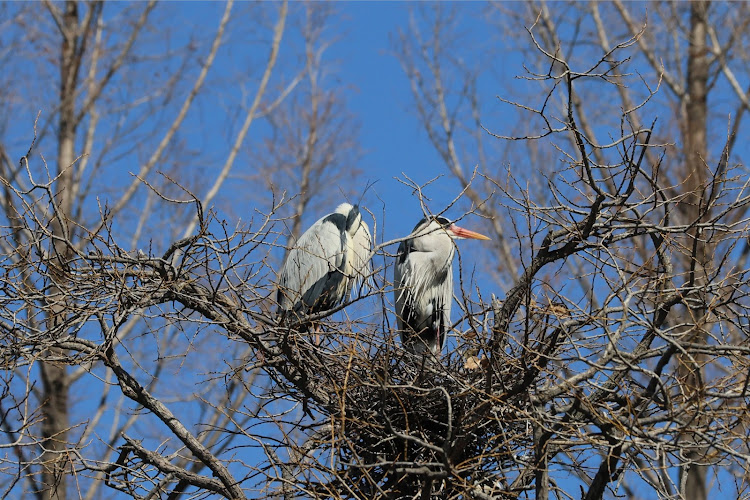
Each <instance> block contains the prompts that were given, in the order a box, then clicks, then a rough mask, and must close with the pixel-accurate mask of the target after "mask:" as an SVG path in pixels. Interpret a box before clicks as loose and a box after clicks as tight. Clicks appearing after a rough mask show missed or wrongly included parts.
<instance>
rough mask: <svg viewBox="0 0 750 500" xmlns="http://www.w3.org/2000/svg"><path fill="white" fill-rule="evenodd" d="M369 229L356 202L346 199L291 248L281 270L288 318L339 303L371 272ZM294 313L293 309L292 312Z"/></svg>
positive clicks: (282, 307) (280, 297)
mask: <svg viewBox="0 0 750 500" xmlns="http://www.w3.org/2000/svg"><path fill="white" fill-rule="evenodd" d="M371 247H372V240H371V237H370V230H369V228H368V227H367V224H366V223H365V222H364V221H363V220H362V216H361V215H360V213H359V207H358V206H357V205H353V206H352V205H350V204H349V203H342V204H341V205H339V206H338V207H337V208H336V210H335V211H334V212H333V213H331V214H328V215H326V216H324V217H321V218H320V219H318V221H317V222H315V224H313V225H312V226H310V228H309V229H308V230H307V231H305V232H304V233H303V234H302V236H300V238H299V240H297V242H296V243H295V244H294V246H293V247H292V248H291V249H290V251H289V254H288V255H287V258H286V260H285V261H284V264H283V265H282V267H281V271H280V273H279V288H278V293H277V303H278V305H279V310H278V312H279V314H280V315H281V316H282V317H283V318H284V320H287V321H304V317H305V316H306V315H308V314H313V313H316V312H320V311H325V310H328V309H331V308H332V307H335V306H337V305H338V304H340V303H341V302H342V301H343V300H344V299H345V298H346V296H347V295H348V294H349V292H350V291H351V289H352V286H353V285H354V283H356V282H361V281H363V280H365V279H366V278H367V277H368V276H369V274H370V262H369V254H370V249H371ZM292 313H293V314H292Z"/></svg>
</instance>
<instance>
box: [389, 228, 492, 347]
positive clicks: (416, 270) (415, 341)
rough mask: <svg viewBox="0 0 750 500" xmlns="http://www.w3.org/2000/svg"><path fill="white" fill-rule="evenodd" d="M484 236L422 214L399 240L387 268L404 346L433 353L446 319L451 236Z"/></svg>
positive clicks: (443, 333) (450, 289)
mask: <svg viewBox="0 0 750 500" xmlns="http://www.w3.org/2000/svg"><path fill="white" fill-rule="evenodd" d="M464 238H472V239H477V240H489V238H488V237H487V236H485V235H483V234H479V233H475V232H474V231H469V230H468V229H464V228H462V227H458V226H456V225H455V224H453V223H452V222H451V221H449V220H448V219H446V218H445V217H426V218H424V219H422V220H421V221H419V223H418V224H417V225H416V226H415V227H414V230H413V231H412V232H411V235H410V237H409V238H408V239H406V240H404V241H402V242H401V244H400V245H399V247H398V253H397V255H396V264H395V265H394V269H393V278H394V279H393V284H394V287H395V288H394V294H395V298H396V320H397V323H398V328H399V330H400V331H401V343H402V344H403V345H404V346H405V347H406V348H407V350H409V351H411V352H413V353H416V354H424V353H426V352H427V351H428V350H429V351H430V352H432V354H434V355H435V356H438V355H439V354H440V352H441V351H442V350H443V346H444V345H445V339H446V333H447V330H448V329H449V328H450V325H451V319H450V318H451V302H452V301H453V254H454V251H455V249H454V243H453V240H458V239H464Z"/></svg>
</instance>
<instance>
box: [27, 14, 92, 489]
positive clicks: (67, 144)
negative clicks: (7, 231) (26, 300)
mask: <svg viewBox="0 0 750 500" xmlns="http://www.w3.org/2000/svg"><path fill="white" fill-rule="evenodd" d="M96 8H97V7H96V6H93V5H92V6H91V9H92V10H94V9H96ZM78 15H79V14H78V3H77V2H75V1H67V2H66V3H65V6H64V11H63V12H62V16H61V17H62V23H61V32H62V46H61V54H60V116H59V126H58V131H57V134H58V150H57V175H58V180H57V182H56V187H57V190H56V192H55V205H56V206H55V211H56V213H55V214H54V216H53V219H52V231H53V234H54V236H55V238H56V239H55V241H54V243H53V245H52V248H50V250H51V252H52V255H51V256H50V262H49V266H50V270H54V272H52V273H51V275H52V277H53V281H54V282H53V283H52V286H51V287H50V289H49V294H48V299H47V306H48V310H47V314H48V320H47V323H48V328H49V331H50V332H51V333H52V334H53V335H59V334H60V332H58V331H57V326H58V325H60V324H62V323H63V322H64V320H65V315H66V309H67V307H66V299H65V280H66V266H67V264H66V262H67V260H68V258H69V256H70V255H69V254H70V249H69V246H68V244H67V242H68V241H70V238H71V235H70V225H69V224H68V222H69V220H68V219H69V216H70V214H71V206H72V202H73V200H72V198H71V194H72V192H73V185H72V183H73V167H72V165H73V162H74V160H75V153H74V151H75V137H76V123H75V120H76V116H75V90H76V84H77V81H78V72H79V68H80V62H81V55H82V53H83V50H84V47H82V46H81V44H82V43H83V40H84V39H83V38H81V37H79V33H78V31H79V24H78ZM49 354H50V355H51V357H52V358H59V359H63V358H64V357H65V351H64V350H61V349H58V348H53V349H52V352H50V353H49ZM40 372H41V377H42V381H43V385H42V390H43V391H44V392H43V398H44V402H43V406H42V411H43V414H44V419H43V423H42V437H43V439H44V441H43V443H44V452H43V454H42V464H43V472H42V493H43V496H44V497H45V498H54V499H58V500H63V499H65V498H66V491H65V485H66V481H65V477H66V471H65V468H66V463H67V460H66V457H65V453H64V451H65V448H66V446H67V443H68V437H67V436H68V429H69V408H68V404H69V401H68V390H69V388H70V380H69V377H68V371H67V369H66V365H65V364H64V363H62V362H60V363H57V362H55V361H44V362H42V363H41V364H40Z"/></svg>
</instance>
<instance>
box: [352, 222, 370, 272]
mask: <svg viewBox="0 0 750 500" xmlns="http://www.w3.org/2000/svg"><path fill="white" fill-rule="evenodd" d="M371 250H372V237H371V236H370V228H369V227H368V226H367V224H366V223H365V222H364V221H362V222H361V223H360V225H359V229H357V232H356V233H354V238H352V263H351V270H352V277H353V278H354V282H355V283H357V284H360V283H364V282H366V281H367V279H368V277H369V276H370V275H371V274H372V268H371V266H370V251H371Z"/></svg>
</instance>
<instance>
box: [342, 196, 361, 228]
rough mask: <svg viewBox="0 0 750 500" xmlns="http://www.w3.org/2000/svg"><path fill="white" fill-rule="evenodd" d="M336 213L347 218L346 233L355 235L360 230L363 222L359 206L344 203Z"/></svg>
mask: <svg viewBox="0 0 750 500" xmlns="http://www.w3.org/2000/svg"><path fill="white" fill-rule="evenodd" d="M336 213H337V214H341V215H343V216H344V217H346V232H347V233H349V234H354V233H356V232H357V229H359V225H360V223H361V222H362V216H361V215H360V213H359V205H352V204H350V203H342V204H341V205H339V206H338V207H336Z"/></svg>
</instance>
